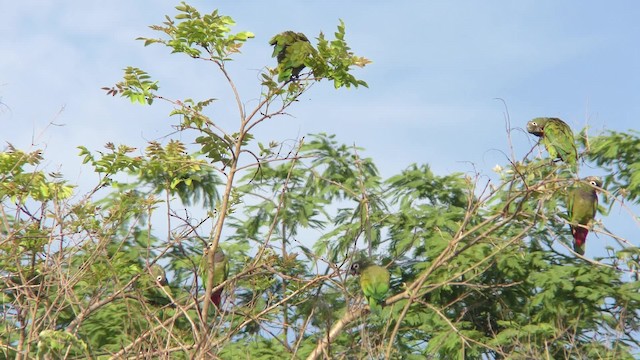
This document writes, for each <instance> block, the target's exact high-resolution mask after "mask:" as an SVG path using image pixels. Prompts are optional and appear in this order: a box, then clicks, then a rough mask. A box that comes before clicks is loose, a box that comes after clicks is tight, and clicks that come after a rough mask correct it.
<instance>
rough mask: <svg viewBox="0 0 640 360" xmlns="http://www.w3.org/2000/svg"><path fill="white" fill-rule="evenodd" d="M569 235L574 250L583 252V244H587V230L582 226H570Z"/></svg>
mask: <svg viewBox="0 0 640 360" xmlns="http://www.w3.org/2000/svg"><path fill="white" fill-rule="evenodd" d="M571 234H572V235H573V247H574V249H583V251H584V244H585V243H586V242H587V234H589V229H587V228H585V227H582V226H572V227H571Z"/></svg>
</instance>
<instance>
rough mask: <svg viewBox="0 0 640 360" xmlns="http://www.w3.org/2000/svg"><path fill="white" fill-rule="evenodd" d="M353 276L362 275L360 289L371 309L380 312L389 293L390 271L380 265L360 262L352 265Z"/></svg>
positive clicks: (364, 261)
mask: <svg viewBox="0 0 640 360" xmlns="http://www.w3.org/2000/svg"><path fill="white" fill-rule="evenodd" d="M351 275H360V288H361V289H362V292H363V293H364V296H365V297H366V298H367V302H368V303H369V307H370V308H371V310H372V311H374V312H380V309H381V308H382V306H381V305H380V302H382V301H384V299H385V295H386V294H387V291H389V278H390V275H389V271H388V270H387V269H386V268H384V267H382V266H379V265H374V264H371V263H370V262H368V261H366V260H360V261H357V262H355V263H353V264H352V265H351Z"/></svg>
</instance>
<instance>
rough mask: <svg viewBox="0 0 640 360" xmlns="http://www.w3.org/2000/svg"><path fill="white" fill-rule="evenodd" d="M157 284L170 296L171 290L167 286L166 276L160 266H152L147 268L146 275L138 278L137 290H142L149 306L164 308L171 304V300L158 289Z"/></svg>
mask: <svg viewBox="0 0 640 360" xmlns="http://www.w3.org/2000/svg"><path fill="white" fill-rule="evenodd" d="M158 284H160V286H162V288H163V289H164V290H165V291H166V292H167V293H169V294H171V289H170V288H169V286H167V284H168V281H167V274H166V273H165V271H164V269H163V268H162V266H160V265H158V264H153V265H151V266H150V267H149V269H148V273H145V274H142V275H141V276H140V280H139V288H140V289H141V290H142V295H143V296H144V298H145V300H146V301H147V302H148V303H149V304H151V305H156V306H164V305H168V304H171V299H169V298H168V297H167V295H166V294H165V292H164V291H162V289H160V288H159V287H158Z"/></svg>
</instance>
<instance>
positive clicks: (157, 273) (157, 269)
mask: <svg viewBox="0 0 640 360" xmlns="http://www.w3.org/2000/svg"><path fill="white" fill-rule="evenodd" d="M150 270H151V274H152V275H153V276H154V278H155V279H156V281H157V282H158V283H160V285H162V286H165V285H166V284H167V283H168V281H167V274H166V273H165V271H164V269H163V268H162V266H160V265H158V264H153V265H151V268H150Z"/></svg>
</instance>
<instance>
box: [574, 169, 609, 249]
mask: <svg viewBox="0 0 640 360" xmlns="http://www.w3.org/2000/svg"><path fill="white" fill-rule="evenodd" d="M601 187H602V181H601V180H600V179H599V178H597V177H595V176H589V177H587V178H584V179H583V180H581V181H580V182H578V183H577V184H576V185H575V186H574V187H573V189H571V190H570V191H569V197H568V199H567V212H568V215H569V225H570V227H571V235H572V236H573V249H574V250H575V252H577V253H578V254H580V255H584V250H585V245H586V240H587V234H588V233H589V229H588V226H589V224H590V223H591V221H592V220H593V219H594V218H595V216H596V211H597V210H598V193H597V188H601Z"/></svg>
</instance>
